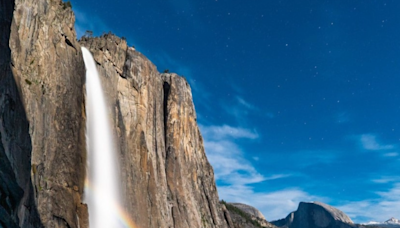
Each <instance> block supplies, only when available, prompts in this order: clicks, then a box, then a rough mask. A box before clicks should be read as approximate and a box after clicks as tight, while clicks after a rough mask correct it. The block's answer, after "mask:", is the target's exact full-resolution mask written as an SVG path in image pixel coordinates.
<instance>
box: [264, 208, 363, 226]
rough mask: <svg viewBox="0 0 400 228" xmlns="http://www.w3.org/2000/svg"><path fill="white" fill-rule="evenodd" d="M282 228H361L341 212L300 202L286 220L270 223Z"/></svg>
mask: <svg viewBox="0 0 400 228" xmlns="http://www.w3.org/2000/svg"><path fill="white" fill-rule="evenodd" d="M271 223H272V224H274V225H275V226H278V227H283V228H356V227H359V228H362V227H363V226H360V225H356V224H354V223H353V221H351V219H350V218H349V217H348V216H347V215H346V214H345V213H343V212H342V211H340V210H338V209H336V208H334V207H332V206H329V205H327V204H324V203H321V202H312V203H306V202H301V203H300V204H299V207H298V209H297V210H296V211H295V212H292V213H290V214H289V215H288V216H287V217H286V218H284V219H281V220H277V221H273V222H271Z"/></svg>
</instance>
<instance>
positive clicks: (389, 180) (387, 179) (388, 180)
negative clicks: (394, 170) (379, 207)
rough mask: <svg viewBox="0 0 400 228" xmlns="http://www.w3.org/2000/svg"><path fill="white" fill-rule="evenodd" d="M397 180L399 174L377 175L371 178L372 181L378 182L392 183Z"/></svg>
mask: <svg viewBox="0 0 400 228" xmlns="http://www.w3.org/2000/svg"><path fill="white" fill-rule="evenodd" d="M399 181H400V176H384V177H379V178H377V179H372V182H374V183H378V184H386V183H394V182H399Z"/></svg>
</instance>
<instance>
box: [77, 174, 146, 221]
mask: <svg viewBox="0 0 400 228" xmlns="http://www.w3.org/2000/svg"><path fill="white" fill-rule="evenodd" d="M85 191H86V194H96V188H95V186H94V185H92V184H91V183H90V182H89V180H88V179H86V180H85ZM114 209H115V210H116V212H117V213H116V215H117V217H118V220H119V222H120V223H121V225H123V227H124V228H139V227H138V226H136V224H135V223H134V222H133V221H132V219H131V218H130V216H129V214H128V212H127V211H126V210H125V209H124V208H122V207H121V205H119V204H118V203H116V202H114Z"/></svg>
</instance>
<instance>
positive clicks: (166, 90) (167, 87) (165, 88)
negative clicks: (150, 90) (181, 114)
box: [163, 81, 171, 144]
mask: <svg viewBox="0 0 400 228" xmlns="http://www.w3.org/2000/svg"><path fill="white" fill-rule="evenodd" d="M170 90H171V85H170V84H169V83H168V82H166V81H164V83H163V93H164V103H163V111H164V112H163V113H164V142H165V144H167V132H168V128H167V126H168V124H167V123H168V97H169V94H170Z"/></svg>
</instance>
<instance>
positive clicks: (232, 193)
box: [218, 186, 327, 221]
mask: <svg viewBox="0 0 400 228" xmlns="http://www.w3.org/2000/svg"><path fill="white" fill-rule="evenodd" d="M218 192H219V195H220V198H221V199H224V200H225V201H227V202H240V203H244V204H248V205H251V206H253V207H255V208H257V209H259V210H260V211H261V212H262V213H263V215H264V216H265V218H266V219H267V220H268V221H273V220H277V219H281V218H285V217H286V216H287V215H288V214H289V213H290V212H292V211H295V210H296V209H297V207H298V205H299V203H300V202H304V201H306V202H308V201H326V200H327V199H325V198H322V197H316V196H311V195H309V194H308V193H306V192H304V191H302V190H301V189H296V188H292V189H284V190H281V191H274V192H267V193H263V192H255V191H254V189H253V188H252V187H249V186H223V187H219V188H218Z"/></svg>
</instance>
